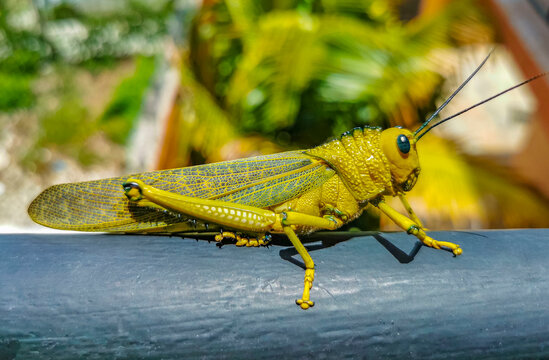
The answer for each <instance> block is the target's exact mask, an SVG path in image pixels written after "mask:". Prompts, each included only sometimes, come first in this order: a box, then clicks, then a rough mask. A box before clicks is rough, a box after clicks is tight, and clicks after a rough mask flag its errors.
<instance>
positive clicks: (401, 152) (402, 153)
mask: <svg viewBox="0 0 549 360" xmlns="http://www.w3.org/2000/svg"><path fill="white" fill-rule="evenodd" d="M381 148H382V149H383V153H384V154H385V156H386V157H387V160H389V166H390V170H391V176H392V178H393V185H394V186H395V187H396V188H397V189H399V190H403V191H410V190H411V189H412V188H413V187H414V185H415V184H416V181H417V177H418V175H419V171H420V168H419V160H418V156H417V151H416V139H415V137H414V134H412V132H410V131H409V130H406V129H401V128H397V127H394V128H390V129H387V130H384V131H383V132H382V133H381Z"/></svg>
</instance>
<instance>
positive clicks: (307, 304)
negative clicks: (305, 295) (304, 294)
mask: <svg viewBox="0 0 549 360" xmlns="http://www.w3.org/2000/svg"><path fill="white" fill-rule="evenodd" d="M295 303H296V304H297V305H299V306H300V307H301V308H302V309H303V310H307V309H308V308H310V307H313V306H315V303H314V301H311V300H303V299H298V300H296V301H295Z"/></svg>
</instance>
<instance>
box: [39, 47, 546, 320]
mask: <svg viewBox="0 0 549 360" xmlns="http://www.w3.org/2000/svg"><path fill="white" fill-rule="evenodd" d="M489 56H490V55H488V56H487V57H486V58H485V59H484V61H483V62H482V63H481V64H480V65H479V66H478V67H477V68H476V70H475V71H474V72H473V73H472V74H471V76H469V78H468V79H467V80H465V81H464V82H463V84H461V86H460V87H459V88H458V89H457V90H456V91H455V92H454V93H453V94H452V95H451V96H450V97H449V98H448V99H447V100H446V101H445V102H444V103H443V104H442V106H441V107H439V108H438V109H437V110H436V112H435V113H434V114H433V115H432V116H431V117H430V118H429V119H428V120H427V121H425V122H424V123H423V125H422V126H421V127H420V128H419V129H417V130H416V131H415V132H413V133H412V132H411V131H409V130H406V129H403V128H399V127H395V128H390V129H386V130H382V129H380V128H370V127H363V128H355V129H353V130H351V131H348V132H346V133H344V134H343V135H341V136H340V137H339V138H337V139H334V140H331V141H328V142H326V143H324V144H323V145H320V146H317V147H315V148H312V149H308V150H300V151H289V152H284V153H279V154H274V155H266V156H257V157H252V158H247V159H240V160H233V161H226V162H220V163H214V164H205V165H199V166H192V167H186V168H179V169H171V170H161V171H152V172H146V173H141V174H134V175H130V176H126V177H115V178H110V179H102V180H95V181H88V182H79V183H70V184H60V185H54V186H52V187H50V188H48V189H46V190H44V191H43V192H42V193H41V194H40V195H39V196H38V197H37V198H36V199H34V201H33V202H32V203H31V204H30V206H29V209H28V212H29V215H30V217H31V218H32V219H33V220H34V221H35V222H37V223H39V224H42V225H45V226H48V227H52V228H56V229H66V230H78V231H101V232H123V233H183V234H184V233H185V232H191V231H192V232H206V231H208V230H209V229H213V228H215V229H217V230H219V233H218V234H217V235H216V236H215V240H216V241H218V242H220V243H221V242H224V241H225V240H226V239H228V240H229V241H232V242H235V243H236V245H237V246H262V245H268V244H269V241H270V239H271V237H270V234H272V233H279V234H285V235H286V236H287V237H288V239H289V240H290V241H291V243H292V244H293V246H294V247H295V249H296V251H297V252H298V253H299V255H300V256H301V257H302V259H303V262H304V264H305V278H304V288H303V294H302V296H301V298H300V299H298V300H296V304H297V305H299V306H300V307H301V308H302V309H308V308H310V307H312V306H313V305H314V302H313V301H311V299H310V289H311V288H312V284H313V280H314V277H315V265H314V262H313V260H312V258H311V256H310V255H309V253H308V252H307V249H306V248H305V247H304V246H303V244H302V243H301V241H300V239H299V237H298V235H302V234H307V233H310V232H313V231H316V230H320V229H327V230H334V229H337V228H339V227H341V226H342V225H344V224H345V223H348V222H350V221H351V220H353V219H355V218H356V217H358V216H359V215H360V214H361V213H362V212H363V210H364V209H365V208H366V207H368V206H374V207H376V208H377V209H379V210H380V211H381V212H382V213H383V214H385V215H386V216H388V217H389V218H390V219H391V220H392V221H394V222H395V223H396V224H397V225H398V226H399V227H400V228H401V229H403V230H404V231H406V232H407V233H408V234H410V235H414V236H415V237H417V238H418V239H419V240H420V241H421V242H422V243H423V244H424V245H426V246H429V247H433V248H436V249H445V250H449V251H451V252H452V253H453V254H454V256H457V255H460V254H461V253H462V249H461V248H460V247H459V245H457V244H454V243H450V242H443V241H437V240H435V239H433V238H431V237H429V236H428V235H427V234H426V232H425V228H424V227H423V225H422V223H421V221H420V220H419V218H418V217H417V216H416V214H415V213H414V211H413V210H412V208H411V206H410V204H409V203H408V201H407V200H406V197H405V193H406V192H408V191H410V190H411V189H412V188H413V187H414V184H415V183H416V181H417V178H418V175H419V173H420V166H419V159H418V154H417V149H416V144H417V142H418V141H419V140H420V139H421V137H422V136H424V135H425V134H426V133H427V132H428V131H430V130H431V129H433V128H434V127H435V126H438V125H440V124H442V123H443V122H445V121H448V120H450V119H451V118H454V117H455V116H457V115H459V114H461V113H463V112H465V111H468V110H470V109H472V108H473V107H476V106H478V105H480V104H482V103H484V102H486V101H488V100H491V99H492V98H494V97H497V96H499V95H501V94H503V93H505V92H507V91H510V90H512V89H513V88H515V87H518V86H521V85H523V84H525V83H527V82H529V81H532V80H534V79H535V78H537V77H540V76H543V75H544V74H540V75H538V76H536V77H533V78H530V79H529V80H526V81H524V82H523V83H521V84H518V85H516V86H514V87H512V88H510V89H507V90H505V91H502V92H501V93H499V94H496V95H494V96H492V97H491V98H489V99H486V100H484V101H483V102H480V103H478V104H476V105H473V106H471V107H470V108H468V109H465V110H464V111H461V112H459V113H458V114H455V115H453V116H451V117H449V118H446V119H444V120H441V121H439V122H438V123H436V124H434V125H432V126H431V127H429V128H427V129H425V128H426V126H427V125H428V124H429V123H430V121H431V120H432V119H433V118H434V117H435V116H436V115H438V113H439V112H440V110H442V108H444V106H446V104H448V103H449V101H450V100H451V99H452V98H453V97H454V96H455V95H456V94H457V93H458V92H459V91H460V90H461V88H463V86H465V84H466V83H467V82H468V81H469V80H470V79H471V78H472V77H473V76H474V75H475V74H476V72H478V70H479V69H480V68H481V67H482V66H483V65H484V63H485V62H486V60H488V57H489ZM387 196H393V197H394V196H398V197H399V198H400V200H401V202H402V204H403V205H404V208H405V209H406V210H407V212H408V215H409V216H405V215H403V214H401V213H399V212H398V211H396V210H395V209H393V208H392V207H391V206H389V205H388V204H387V203H386V202H385V197H387Z"/></svg>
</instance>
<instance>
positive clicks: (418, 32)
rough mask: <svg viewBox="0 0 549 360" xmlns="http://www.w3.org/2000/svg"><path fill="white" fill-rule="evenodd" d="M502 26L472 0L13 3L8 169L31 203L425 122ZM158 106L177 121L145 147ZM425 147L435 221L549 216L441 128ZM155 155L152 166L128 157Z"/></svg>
mask: <svg viewBox="0 0 549 360" xmlns="http://www.w3.org/2000/svg"><path fill="white" fill-rule="evenodd" d="M494 39H495V33H494V30H493V26H492V25H491V22H490V18H489V16H488V14H487V13H486V12H485V11H484V10H483V9H482V8H479V7H478V4H477V2H476V1H472V0H464V1H452V2H449V3H448V4H447V5H446V6H445V7H444V8H443V9H442V10H441V11H440V12H439V13H438V14H437V15H436V16H425V15H422V14H421V13H420V11H419V1H404V0H402V1H399V0H390V1H387V0H342V1H336V0H300V1H299V0H294V1H291V0H262V1H252V0H225V1H222V0H203V1H201V2H200V1H192V0H179V1H177V0H165V1H146V0H126V1H123V0H120V1H107V0H100V1H93V2H92V1H63V0H56V1H53V0H41V1H31V0H5V1H2V2H1V3H0V111H1V112H2V115H1V116H0V119H1V121H2V123H0V125H1V126H2V130H3V133H4V135H3V136H1V137H0V145H2V146H3V148H4V149H5V151H4V153H5V156H7V157H8V158H9V159H8V164H12V168H11V170H9V168H8V167H7V166H6V168H5V169H4V170H2V175H1V176H0V181H1V182H2V183H4V184H5V185H4V188H6V187H12V186H13V188H14V193H13V194H12V196H17V199H18V201H19V202H24V203H28V201H30V198H32V196H35V195H36V194H37V193H38V191H39V189H40V188H42V187H44V186H46V185H51V184H52V183H53V182H60V181H75V180H83V179H84V178H86V179H89V178H93V177H102V176H115V175H119V174H122V173H124V172H125V171H128V170H131V171H145V170H150V168H171V167H180V166H188V165H195V164H200V163H203V162H212V161H222V160H227V159H232V158H238V157H244V156H251V155H256V154H263V153H273V152H276V151H283V150H286V149H296V148H306V147H312V146H315V145H319V144H321V143H322V142H323V141H325V140H326V139H328V138H330V137H333V136H337V135H339V134H341V133H342V132H344V131H347V130H349V129H352V128H353V127H356V126H381V127H384V128H385V127H389V126H395V125H401V126H404V127H407V128H410V129H414V128H416V127H417V126H419V124H420V123H421V122H422V121H423V119H425V118H426V117H427V115H428V114H429V113H432V112H433V111H434V109H435V108H436V105H437V104H438V103H440V100H441V99H442V98H443V97H444V95H445V94H443V89H444V87H443V86H444V81H445V77H446V76H447V75H448V71H446V70H447V68H448V67H452V66H455V64H456V60H455V58H456V53H459V49H467V48H471V47H474V45H476V44H491V43H493V42H494V41H495V40H494ZM456 49H458V50H456ZM445 64H451V65H445ZM169 69H176V73H177V76H178V78H179V80H178V84H177V86H176V88H175V89H173V90H172V91H171V93H170V91H168V90H169V89H168V90H166V86H167V85H166V84H167V82H165V81H163V80H162V79H163V78H162V76H165V75H166V74H167V71H168V70H169ZM443 70H444V71H443ZM166 91H167V92H168V95H165V93H166ZM162 94H164V95H162ZM166 99H167V100H166ZM479 100H480V99H479ZM147 114H148V115H147ZM150 114H153V115H152V118H153V121H154V122H155V123H156V124H157V125H158V126H157V128H160V129H161V130H160V131H159V133H158V134H156V135H155V134H152V133H150V134H149V133H146V134H145V139H146V141H145V142H140V143H137V144H136V143H135V139H143V137H141V138H140V137H139V134H138V133H139V132H143V130H140V126H141V125H142V123H143V122H145V120H144V118H146V117H147V116H148V117H149V118H150V117H151V116H149V115H150ZM146 115H147V116H146ZM146 131H149V130H146ZM136 133H137V135H136ZM14 139H15V140H14ZM419 151H420V159H421V164H422V172H423V173H422V176H421V177H420V181H419V182H418V184H417V186H416V189H414V190H413V191H412V192H411V193H410V197H411V202H412V206H413V207H415V208H416V209H417V210H416V211H417V212H418V213H419V215H420V217H423V218H425V223H426V224H427V226H428V227H429V228H470V227H473V228H480V227H526V226H549V210H548V206H547V201H546V200H545V199H544V198H542V197H540V196H538V194H537V193H536V192H535V191H534V190H532V189H530V188H529V187H527V186H524V185H523V184H522V183H520V181H518V180H517V179H516V176H515V175H513V174H511V173H509V172H507V171H504V170H501V168H500V167H498V166H496V165H493V166H487V164H488V162H487V160H485V159H483V160H479V159H473V158H471V157H470V156H467V155H464V154H462V153H461V152H460V151H459V149H458V148H457V147H456V145H454V144H453V143H452V142H450V141H449V140H442V139H439V138H437V137H436V136H435V135H434V134H430V135H429V136H427V137H425V138H424V140H422V142H421V143H420V144H419ZM151 152H152V153H154V156H153V157H154V159H155V160H154V161H153V162H149V163H148V164H146V165H145V167H146V168H135V167H130V168H129V169H128V167H127V166H125V161H124V158H125V156H126V157H128V158H133V157H140V156H144V157H145V155H143V154H144V153H145V154H149V155H150V153H151ZM1 156H2V154H1V153H0V168H1V165H2V159H1ZM25 181H28V182H30V183H31V184H30V185H29V186H28V187H25V186H22V185H21V184H23V183H24V182H25ZM12 184H18V185H19V188H21V189H19V190H17V189H18V188H17V187H16V186H15V185H12ZM0 190H1V188H0ZM29 193H30V194H29ZM8 194H11V192H8V191H0V196H4V197H6V196H8ZM25 194H29V195H25ZM4 203H6V202H5V201H4ZM10 212H11V211H10V209H8V208H5V209H0V217H2V218H9V214H10ZM17 216H18V217H22V216H24V215H22V214H19V215H17ZM376 216H377V215H376V214H371V213H370V214H369V217H364V218H363V219H362V220H360V221H359V222H358V223H357V224H354V226H358V227H367V226H371V224H372V223H377V222H378V219H377V217H376ZM11 219H13V216H12V217H11ZM15 221H17V220H15ZM382 226H383V227H384V228H390V227H391V224H389V223H387V222H383V223H382Z"/></svg>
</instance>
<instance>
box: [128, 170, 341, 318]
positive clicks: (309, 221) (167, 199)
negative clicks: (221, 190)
mask: <svg viewBox="0 0 549 360" xmlns="http://www.w3.org/2000/svg"><path fill="white" fill-rule="evenodd" d="M123 187H124V191H125V194H126V196H127V197H128V199H129V200H130V201H134V202H140V201H148V202H151V203H153V204H156V205H157V206H160V207H162V208H165V209H170V210H172V211H176V212H179V213H183V214H186V215H190V216H192V217H194V218H197V219H201V220H204V221H209V222H213V223H216V224H219V225H222V226H226V227H230V228H233V229H237V230H239V231H243V232H252V233H265V232H268V231H272V230H275V231H280V230H282V231H284V233H285V234H286V235H287V236H288V238H289V239H290V241H291V242H292V244H293V245H294V247H295V249H296V250H297V252H298V253H299V255H301V258H302V259H303V262H304V263H305V279H304V288H303V295H302V297H301V299H298V300H296V304H297V305H299V306H300V307H301V308H302V309H304V310H306V309H308V308H309V307H312V306H314V302H312V301H311V300H310V295H309V293H310V289H311V288H312V286H313V280H314V275H315V269H314V262H313V259H312V258H311V256H310V255H309V253H308V252H307V249H306V248H305V246H303V244H302V243H301V241H300V240H299V238H298V237H297V235H296V233H295V231H294V229H293V226H295V225H298V226H310V227H317V228H322V229H329V230H333V229H336V228H337V227H339V226H340V225H341V224H342V221H341V220H338V219H337V218H335V217H332V216H328V217H318V216H312V215H308V214H303V213H298V212H283V213H275V212H274V211H271V210H266V209H262V208H258V207H253V206H247V205H243V204H236V203H230V202H225V201H220V200H209V199H200V198H194V197H190V196H185V195H180V194H175V193H171V192H168V191H164V190H160V189H156V188H154V187H152V186H149V185H146V184H145V183H143V182H142V181H141V180H135V179H128V180H127V181H126V182H125V183H124V184H123Z"/></svg>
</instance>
